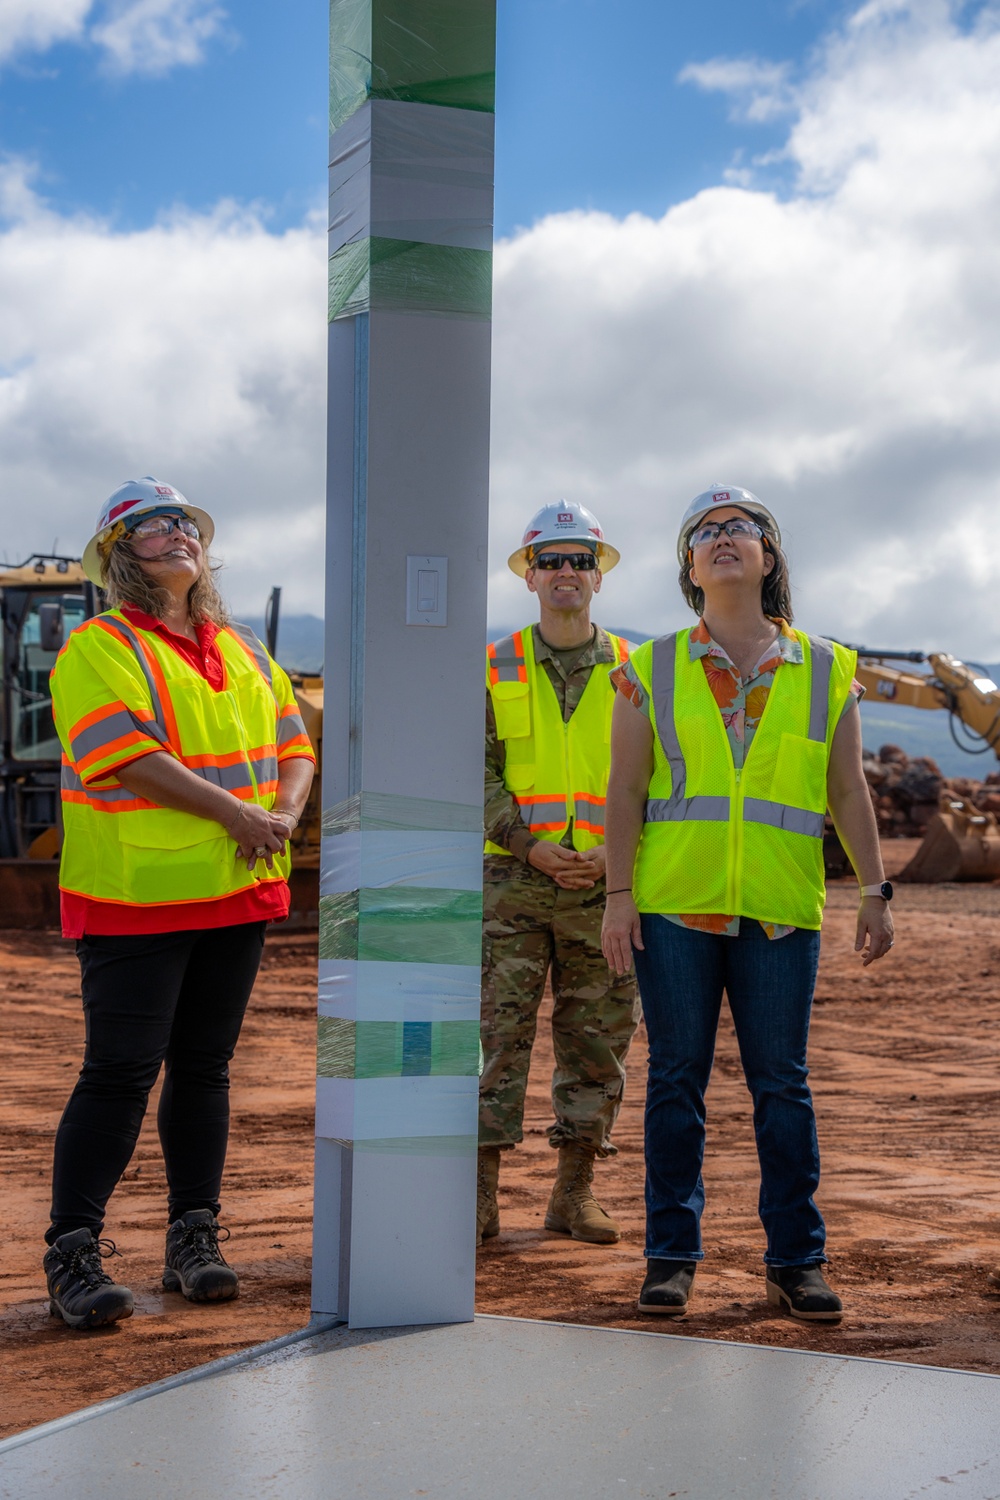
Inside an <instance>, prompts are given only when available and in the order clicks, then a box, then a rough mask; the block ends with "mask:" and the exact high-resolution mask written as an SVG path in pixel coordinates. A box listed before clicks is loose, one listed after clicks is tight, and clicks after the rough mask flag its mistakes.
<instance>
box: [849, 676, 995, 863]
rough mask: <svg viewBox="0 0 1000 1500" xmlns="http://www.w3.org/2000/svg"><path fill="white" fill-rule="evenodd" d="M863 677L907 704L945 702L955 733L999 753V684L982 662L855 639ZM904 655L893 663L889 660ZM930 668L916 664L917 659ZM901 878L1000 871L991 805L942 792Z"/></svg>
mask: <svg viewBox="0 0 1000 1500" xmlns="http://www.w3.org/2000/svg"><path fill="white" fill-rule="evenodd" d="M851 649H852V650H855V651H857V653H858V669H857V676H858V681H859V682H860V683H861V684H862V685H863V686H864V688H865V690H866V692H867V693H868V694H869V695H870V697H871V698H872V699H874V700H875V701H876V702H880V703H899V704H903V705H904V706H905V707H908V708H933V709H945V710H947V712H948V715H949V727H950V728H951V736H952V739H953V740H954V741H955V743H956V745H958V746H959V748H960V749H962V750H966V751H968V752H969V753H970V754H972V755H977V754H978V755H982V754H985V753H986V752H988V751H990V750H992V751H993V753H994V755H995V756H996V757H997V759H1000V688H998V687H997V684H996V683H995V682H994V681H993V679H992V678H991V677H989V676H987V674H986V672H985V670H984V669H983V668H981V667H978V666H975V665H973V664H969V663H967V662H964V661H959V659H958V657H957V656H949V655H948V653H947V652H945V651H932V652H929V653H924V652H923V651H873V650H871V649H870V648H868V647H865V646H854V647H852V648H851ZM895 662H900V663H906V665H905V666H902V665H901V666H895V665H892V663H895ZM918 665H924V666H926V667H927V668H928V669H929V670H928V671H925V672H917V671H914V670H912V666H918ZM897 878H898V879H899V880H901V881H913V882H918V883H920V884H930V883H934V882H938V881H952V880H996V879H998V878H1000V826H998V824H997V820H996V818H995V817H994V815H993V814H992V813H984V812H980V810H979V809H978V808H977V807H975V806H974V805H973V804H972V803H970V802H967V801H965V800H963V799H961V798H956V797H953V796H948V795H945V796H944V797H943V798H942V802H941V807H940V810H939V811H938V813H937V814H936V815H935V816H934V817H933V818H932V819H931V821H930V823H929V824H928V826H927V833H926V835H925V837H924V840H923V842H922V843H921V845H920V848H919V849H918V850H917V852H916V854H915V855H914V856H913V858H912V859H911V860H910V862H909V864H908V865H907V866H906V868H905V870H903V871H902V872H901V873H900V875H899V876H898V877H897Z"/></svg>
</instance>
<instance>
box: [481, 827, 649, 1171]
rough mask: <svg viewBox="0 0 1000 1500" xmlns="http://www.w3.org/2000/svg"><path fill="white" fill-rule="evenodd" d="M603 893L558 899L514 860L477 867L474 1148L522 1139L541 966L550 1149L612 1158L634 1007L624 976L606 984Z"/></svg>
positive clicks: (553, 888) (630, 982)
mask: <svg viewBox="0 0 1000 1500" xmlns="http://www.w3.org/2000/svg"><path fill="white" fill-rule="evenodd" d="M604 890H605V886H604V881H603V880H601V881H599V882H598V884H597V885H595V886H593V887H592V888H591V889H590V890H585V891H567V890H564V889H563V888H562V887H561V886H558V885H556V883H555V881H553V880H550V879H549V877H548V876H547V875H543V874H542V872H541V871H540V870H536V869H535V868H534V867H533V866H531V865H526V864H524V863H522V861H521V860H519V859H514V858H504V857H503V856H487V858H486V860H485V862H484V878H483V1009H482V1043H483V1054H484V1058H485V1067H484V1069H483V1075H482V1078H481V1079H480V1085H479V1142H480V1145H483V1146H513V1145H514V1144H515V1143H516V1142H517V1141H520V1140H521V1139H522V1137H523V1131H522V1120H523V1117H524V1097H525V1090H526V1087H527V1082H528V1065H529V1063H530V1061H531V1047H532V1043H533V1042H534V1040H535V1032H536V1029H537V1024H538V1007H539V1005H540V1003H541V1000H542V995H543V992H544V990H545V979H546V975H547V974H548V971H549V968H550V966H551V969H552V990H553V994H554V997H555V1005H554V1009H553V1014H552V1041H553V1046H554V1050H555V1061H556V1066H555V1071H554V1073H553V1075H552V1108H553V1112H554V1114H555V1118H556V1123H555V1125H554V1126H552V1127H551V1128H550V1130H549V1132H548V1134H549V1138H550V1142H551V1144H552V1145H553V1146H560V1145H562V1144H564V1143H565V1142H567V1141H581V1142H583V1143H585V1144H586V1145H588V1146H592V1147H593V1148H594V1150H595V1151H596V1152H597V1154H598V1156H613V1155H614V1154H615V1147H614V1146H613V1145H612V1144H611V1140H610V1137H611V1129H612V1126H613V1125H614V1123H615V1119H616V1118H617V1115H618V1111H619V1109H620V1108H621V1102H622V1097H623V1095H624V1092H625V1067H624V1062H625V1054H626V1053H627V1052H628V1049H629V1043H630V1042H631V1040H632V1036H633V1033H634V1032H635V1028H636V1025H637V1022H638V1018H639V1002H638V996H637V992H636V984H635V978H634V976H633V975H631V974H629V975H626V976H625V977H624V978H619V977H618V976H616V975H613V974H612V973H611V971H610V970H609V969H608V965H607V960H606V959H605V957H604V954H603V953H602V952H601V921H602V918H603V916H604Z"/></svg>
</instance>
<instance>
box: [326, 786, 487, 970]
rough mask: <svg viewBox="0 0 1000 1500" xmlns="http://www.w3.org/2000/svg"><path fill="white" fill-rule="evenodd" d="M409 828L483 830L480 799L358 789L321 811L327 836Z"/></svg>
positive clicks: (445, 831) (386, 831)
mask: <svg viewBox="0 0 1000 1500" xmlns="http://www.w3.org/2000/svg"><path fill="white" fill-rule="evenodd" d="M410 829H421V830H424V831H426V832H428V833H482V831H483V808H482V803H478V804H477V803H471V802H438V801H435V800H432V799H431V798H430V797H399V796H396V795H395V794H394V793H392V792H361V793H360V794H359V795H357V796H355V797H348V798H347V800H346V801H344V802H338V803H337V804H336V806H335V807H328V808H327V809H326V810H325V811H324V813H323V834H324V836H326V837H329V836H330V835H332V834H337V833H360V832H362V831H376V832H383V833H391V832H395V831H399V832H405V831H407V830H410ZM476 962H477V963H478V962H479V960H478V959H477V960H476Z"/></svg>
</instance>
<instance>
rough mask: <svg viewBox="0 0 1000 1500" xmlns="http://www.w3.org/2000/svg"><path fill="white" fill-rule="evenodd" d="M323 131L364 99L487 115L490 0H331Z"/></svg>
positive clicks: (491, 66)
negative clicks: (327, 93) (327, 97)
mask: <svg viewBox="0 0 1000 1500" xmlns="http://www.w3.org/2000/svg"><path fill="white" fill-rule="evenodd" d="M330 41H331V45H330V130H331V132H332V131H334V130H336V129H337V127H338V126H339V125H342V124H343V122H344V121H345V120H346V119H348V118H349V117H350V116H351V115H352V114H353V113H354V111H355V110H356V109H358V108H359V107H360V106H361V105H362V104H363V103H364V102H365V100H366V99H404V100H418V101H421V102H422V103H424V104H443V105H448V106H450V107H451V108H452V109H472V110H483V111H486V112H492V110H493V107H494V97H495V84H496V72H495V69H496V64H495V54H496V0H421V3H420V4H419V5H414V4H413V0H331V4H330Z"/></svg>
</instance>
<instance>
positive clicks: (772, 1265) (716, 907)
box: [603, 487, 892, 1322]
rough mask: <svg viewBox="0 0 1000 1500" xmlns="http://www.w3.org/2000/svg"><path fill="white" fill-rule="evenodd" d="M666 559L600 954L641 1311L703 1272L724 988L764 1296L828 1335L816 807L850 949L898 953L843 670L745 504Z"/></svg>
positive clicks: (695, 521)
mask: <svg viewBox="0 0 1000 1500" xmlns="http://www.w3.org/2000/svg"><path fill="white" fill-rule="evenodd" d="M678 556H679V560H680V564H681V572H680V583H681V589H682V591H683V593H684V597H685V599H686V600H687V602H688V604H689V605H690V606H691V608H692V609H693V610H694V611H695V613H696V614H697V615H698V616H699V617H700V618H699V620H698V623H697V625H696V626H695V627H694V628H693V629H689V630H680V631H677V632H676V633H675V634H673V635H668V636H664V637H662V638H661V639H659V640H656V641H650V642H647V643H646V644H645V645H643V646H640V647H639V648H638V649H637V650H635V651H634V652H633V653H632V656H631V659H630V660H629V662H628V663H627V664H625V665H624V666H622V667H621V668H620V669H619V670H618V672H617V673H616V674H615V677H616V686H617V687H618V689H619V692H618V699H617V701H616V703H615V710H614V723H613V729H612V759H611V779H610V784H609V787H608V803H607V885H608V902H607V910H606V913H605V919H604V932H603V946H604V952H605V956H606V957H607V960H608V963H609V965H610V966H611V968H612V969H613V970H614V971H615V972H617V973H619V974H621V973H624V972H626V971H627V970H628V969H629V967H630V966H631V963H632V959H633V953H634V957H635V967H636V973H637V976H638V980H639V990H640V994H641V996H642V1008H643V1013H644V1016H645V1021H646V1028H647V1032H648V1035H649V1084H648V1093H647V1099H646V1256H647V1259H648V1266H647V1275H646V1279H645V1282H644V1284H643V1287H642V1291H641V1293H640V1296H639V1309H640V1311H642V1312H645V1313H658V1314H664V1315H667V1316H671V1315H677V1314H680V1313H683V1311H684V1309H685V1307H686V1304H687V1299H688V1294H689V1291H690V1288H691V1283H692V1281H693V1279H694V1273H695V1269H696V1266H697V1263H698V1262H699V1261H700V1260H701V1259H702V1258H703V1251H702V1245H701V1232H700V1220H701V1212H702V1207H703V1204H704V1189H703V1186H702V1179H701V1164H702V1157H703V1153H704V1144H705V1105H704V1096H705V1089H706V1087H707V1085H708V1080H709V1076H710V1074H711V1070H712V1057H713V1051H714V1045H715V1034H716V1029H717V1027H718V1021H719V1011H720V1007H721V1003H722V992H723V990H725V991H726V993H727V995H728V997H729V1006H730V1010H731V1011H732V1015H733V1021H734V1024H735V1027H736V1035H737V1038H738V1041H739V1047H740V1058H741V1061H742V1064H743V1072H744V1076H745V1078H746V1082H747V1087H748V1089H749V1090H750V1093H751V1095H752V1098H753V1118H754V1132H755V1135H756V1141H757V1154H758V1158H759V1161H760V1173H761V1187H760V1201H759V1211H760V1217H761V1221H762V1223H763V1225H764V1230H765V1233H766V1236H767V1250H766V1254H765V1256H764V1260H765V1263H766V1266H767V1272H766V1276H767V1281H766V1286H767V1297H768V1301H769V1302H771V1303H774V1304H775V1305H776V1306H784V1307H785V1308H786V1309H787V1310H788V1312H789V1313H791V1315H792V1316H793V1317H795V1318H801V1319H807V1320H814V1321H822V1322H835V1321H836V1320H837V1319H839V1318H840V1316H841V1313H842V1304H841V1301H840V1298H839V1297H838V1296H837V1295H836V1294H835V1293H834V1292H833V1291H832V1290H831V1289H830V1287H829V1286H828V1285H827V1282H826V1280H825V1278H824V1276H823V1272H822V1269H821V1268H822V1266H823V1264H824V1262H825V1259H826V1256H825V1252H824V1245H825V1229H824V1225H823V1219H822V1217H821V1215H820V1212H819V1209H818V1208H817V1207H816V1204H815V1202H814V1201H813V1194H814V1193H815V1191H816V1187H817V1184H818V1182H819V1148H818V1145H817V1140H816V1122H815V1117H814V1113H813V1105H812V1097H811V1095H810V1092H809V1086H808V1083H807V1077H808V1068H807V1066H806V1043H807V1038H808V1030H809V1011H810V1006H811V1003H812V995H813V987H814V984H815V980H816V968H817V962H818V959H819V929H820V924H821V922H822V916H823V903H824V871H823V826H824V816H825V813H826V810H827V807H828V806H829V808H830V811H831V812H832V814H833V818H834V822H835V824H836V827H837V831H838V833H839V835H840V837H841V839H842V841H843V844H844V847H845V848H846V850H847V852H848V854H849V855H850V858H851V862H852V864H853V866H854V869H855V871H856V872H857V875H858V879H859V881H860V884H861V905H860V909H859V913H858V926H857V942H856V944H855V948H856V951H858V952H862V950H863V961H864V963H865V964H866V965H867V964H870V963H872V962H873V961H874V960H875V959H877V958H881V957H882V956H883V955H884V954H885V953H887V952H888V950H889V949H890V948H891V947H892V917H891V915H890V912H889V901H890V899H891V897H892V887H891V886H890V885H889V884H888V883H887V882H886V881H885V878H884V873H883V870H882V860H881V855H880V853H879V844H878V834H877V830H876V826H875V817H874V814H873V811H872V805H871V799H870V797H869V794H868V787H867V785H866V782H865V778H864V775H863V773H862V769H861V727H860V714H859V712H858V708H857V699H858V695H859V693H860V691H861V690H860V688H859V687H858V685H857V684H856V683H855V681H854V670H855V663H856V657H855V653H854V652H853V651H848V650H847V649H846V648H845V647H843V646H839V645H837V644H836V643H834V642H832V641H827V640H823V639H820V638H819V637H817V636H809V635H806V634H805V633H804V632H802V631H799V630H793V629H792V624H791V621H792V608H791V596H790V590H789V583H788V569H787V564H786V561H785V557H784V554H783V552H782V550H781V537H780V533H779V531H778V527H777V524H776V522H775V520H774V518H773V516H772V515H771V514H770V512H769V511H768V510H767V508H766V507H765V506H764V505H762V504H761V502H760V501H759V500H758V499H757V497H756V496H755V495H752V494H750V492H749V491H747V490H742V489H735V488H725V487H722V488H719V489H715V490H709V491H706V492H705V493H704V494H702V495H699V496H698V497H697V498H696V499H695V500H694V501H693V502H692V504H691V505H690V506H689V507H688V510H687V512H686V514H685V516H684V518H683V521H682V525H681V530H680V537H679V543H678ZM866 943H867V947H865V944H866Z"/></svg>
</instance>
